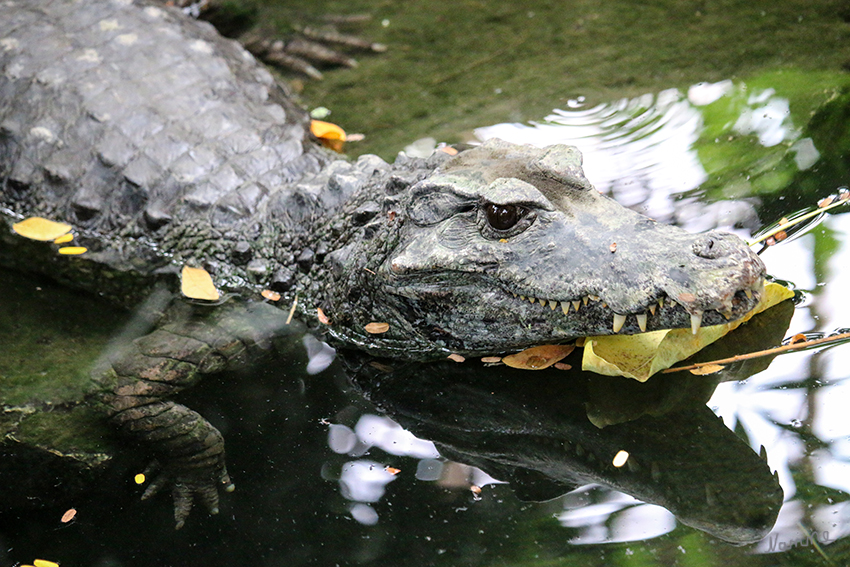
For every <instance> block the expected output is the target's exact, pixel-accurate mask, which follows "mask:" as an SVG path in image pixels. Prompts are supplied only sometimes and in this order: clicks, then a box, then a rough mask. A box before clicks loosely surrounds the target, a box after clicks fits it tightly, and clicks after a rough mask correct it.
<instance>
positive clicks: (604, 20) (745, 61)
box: [260, 0, 850, 158]
mask: <svg viewBox="0 0 850 567" xmlns="http://www.w3.org/2000/svg"><path fill="white" fill-rule="evenodd" d="M842 6H843V5H842V3H841V2H838V1H837V0H830V1H825V2H817V3H813V2H808V1H807V0H792V1H788V2H767V1H755V2H753V1H745V0H727V1H724V2H719V3H710V4H709V3H704V2H700V3H679V2H657V3H643V2H636V1H633V0H617V1H613V2H592V1H590V0H583V1H577V2H570V3H564V2H552V1H545V0H534V1H529V2H523V3H522V4H521V5H517V4H506V3H497V2H482V1H474V0H467V1H460V2H452V3H440V2H421V1H414V2H389V1H384V2H367V1H365V0H359V1H358V0H355V1H351V2H339V1H333V0H326V1H321V2H315V3H311V4H310V5H309V7H308V6H305V7H304V9H305V10H310V11H311V12H312V14H313V15H314V16H315V17H316V18H318V17H319V15H320V14H324V13H348V14H350V13H358V12H363V13H369V14H371V15H372V20H371V22H369V23H367V24H366V25H364V26H362V27H360V28H359V29H357V30H355V31H358V32H359V33H362V34H363V35H365V36H368V37H370V38H371V39H373V40H375V41H380V42H382V43H385V44H387V45H389V46H390V48H389V50H388V51H387V52H386V53H383V54H380V55H362V56H360V57H359V58H358V61H359V63H360V65H359V67H358V68H357V69H356V70H355V71H353V72H352V71H348V70H332V71H329V72H326V74H325V79H324V80H323V81H312V82H310V81H307V82H304V91H303V93H302V96H303V98H304V101H305V102H306V103H307V104H310V105H313V106H316V105H322V106H326V107H328V108H330V109H331V110H332V112H333V114H332V115H331V116H330V120H332V121H334V122H336V123H338V124H340V125H341V126H343V127H344V128H345V129H346V130H347V131H349V132H362V133H365V134H366V139H365V140H364V141H363V142H361V143H358V144H350V145H349V146H348V152H349V153H352V154H361V153H377V154H378V155H381V156H382V157H384V158H392V157H393V156H394V155H395V153H396V152H397V151H398V150H399V149H400V148H402V147H403V146H404V145H406V144H408V143H410V142H412V141H413V140H416V139H419V138H422V137H425V136H431V137H434V138H436V139H437V140H441V141H446V142H459V141H465V140H466V139H468V138H469V131H470V130H471V129H473V128H475V127H479V126H484V125H488V124H493V123H499V122H515V121H527V120H534V119H539V118H541V117H542V116H544V115H545V114H546V113H548V112H549V111H550V110H551V109H552V108H553V107H562V108H563V107H565V106H566V104H567V102H568V100H570V99H574V98H577V97H579V96H584V97H585V98H586V101H587V103H588V104H590V105H593V104H596V103H602V102H609V101H612V100H617V99H620V98H623V97H633V96H637V95H640V94H643V93H647V92H658V91H660V90H663V89H668V88H679V89H680V90H686V89H687V87H688V86H690V85H692V84H695V83H698V82H703V81H708V82H714V81H720V80H725V79H747V78H752V77H766V73H767V72H768V71H775V72H788V73H800V74H801V77H807V79H811V77H812V75H811V74H809V73H810V72H815V71H827V72H828V73H829V75H830V77H834V76H835V75H836V74H840V73H842V72H843V71H842V66H843V65H844V64H845V62H847V61H848V60H850V42H848V41H847V39H848V37H850V26H848V24H847V22H845V21H844V18H843V17H842V12H841V10H842V9H843V8H842ZM260 12H261V14H263V15H262V16H261V17H262V18H263V19H264V20H266V19H269V20H272V21H274V20H275V19H277V21H278V22H280V23H279V24H278V25H279V29H280V31H281V32H285V31H289V30H290V29H291V28H290V26H291V21H292V20H293V19H297V18H298V17H299V16H296V15H294V14H292V13H291V12H287V11H285V10H284V9H281V8H275V7H273V6H266V5H264V6H262V7H261V8H260ZM308 16H309V14H308ZM300 17H302V18H303V17H304V16H303V15H302V16H300ZM383 24H386V25H383ZM830 80H832V79H831V78H830ZM785 82H786V84H791V83H790V82H789V81H785ZM752 86H753V87H755V86H757V85H756V84H753V85H752ZM798 86H799V87H800V88H802V89H805V88H806V85H805V84H802V83H801V84H799V85H798ZM818 88H820V86H819V85H818V84H811V85H809V88H808V92H809V93H811V92H814V89H818ZM780 94H781V93H780ZM782 96H787V95H786V94H782Z"/></svg>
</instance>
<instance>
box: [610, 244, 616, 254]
mask: <svg viewBox="0 0 850 567" xmlns="http://www.w3.org/2000/svg"><path fill="white" fill-rule="evenodd" d="M608 250H610V251H611V252H612V253H613V252H616V251H617V243H616V242H612V243H611V246H609V247H608Z"/></svg>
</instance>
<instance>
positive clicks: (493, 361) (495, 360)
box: [481, 356, 502, 364]
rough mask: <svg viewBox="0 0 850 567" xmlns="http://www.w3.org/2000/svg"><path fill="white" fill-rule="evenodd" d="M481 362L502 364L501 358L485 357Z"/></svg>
mask: <svg viewBox="0 0 850 567" xmlns="http://www.w3.org/2000/svg"><path fill="white" fill-rule="evenodd" d="M481 362H483V363H484V364H493V363H496V362H502V357H501V356H485V357H483V358H482V359H481Z"/></svg>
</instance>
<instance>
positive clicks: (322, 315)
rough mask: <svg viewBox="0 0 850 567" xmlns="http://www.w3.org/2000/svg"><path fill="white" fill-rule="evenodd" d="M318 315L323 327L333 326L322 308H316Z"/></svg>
mask: <svg viewBox="0 0 850 567" xmlns="http://www.w3.org/2000/svg"><path fill="white" fill-rule="evenodd" d="M316 315H318V317H319V323H321V324H322V325H330V324H331V322H330V320H329V319H328V316H327V315H325V312H324V311H322V308H321V307H316Z"/></svg>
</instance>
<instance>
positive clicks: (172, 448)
mask: <svg viewBox="0 0 850 567" xmlns="http://www.w3.org/2000/svg"><path fill="white" fill-rule="evenodd" d="M225 309H226V308H225ZM272 309H273V311H274V312H278V310H276V309H274V308H272ZM175 310H176V311H178V312H180V314H179V316H177V317H174V316H173V313H172V316H171V317H170V319H172V321H171V322H169V323H167V324H165V325H164V326H162V327H160V328H158V329H156V330H155V331H153V332H152V333H150V334H148V335H145V336H142V337H140V338H138V339H135V340H134V341H132V342H131V343H130V344H129V345H127V346H126V347H125V348H123V349H121V351H120V352H119V353H118V354H117V355H116V356H113V357H111V358H110V360H109V363H108V367H107V368H106V370H105V371H101V372H100V376H99V377H98V379H99V381H101V382H102V383H103V384H109V385H110V386H109V387H108V388H106V389H105V393H104V394H102V395H101V398H102V401H103V402H104V404H105V406H106V411H107V413H108V415H109V418H110V420H111V422H112V423H113V424H115V425H116V426H117V428H118V430H119V432H120V433H121V434H124V435H126V436H128V437H130V438H132V439H135V440H136V441H138V442H139V443H140V444H141V445H143V446H144V447H145V448H146V449H149V450H150V451H151V452H152V454H153V456H154V457H155V462H154V466H153V467H149V470H150V469H153V468H158V469H159V471H158V473H157V476H156V477H155V478H154V480H153V481H152V482H151V484H150V485H149V486H148V488H147V490H145V492H144V494H143V496H142V499H147V498H150V497H151V496H153V495H154V494H156V493H157V492H158V491H159V490H160V489H162V488H163V487H166V486H168V485H171V487H172V490H171V492H172V497H173V500H174V519H175V522H176V527H177V528H178V529H179V528H181V527H182V526H183V524H184V523H185V521H186V518H187V517H188V516H189V513H190V511H191V509H192V503H193V500H194V499H195V498H197V499H198V500H200V502H201V503H202V504H204V505H205V506H206V508H207V509H208V510H209V511H210V513H212V514H215V513H217V512H218V498H219V493H218V491H219V490H220V489H224V490H225V491H232V490H233V484H232V483H231V481H230V477H229V476H228V474H227V467H226V465H225V451H224V439H223V437H222V435H221V433H220V432H219V431H218V430H217V429H216V428H215V427H214V426H213V425H212V424H210V423H209V422H208V421H207V420H206V419H204V418H203V417H202V416H201V415H200V414H199V413H197V412H196V411H194V410H192V409H190V408H188V407H186V406H184V405H181V404H179V403H177V402H174V401H171V400H170V399H168V398H171V397H173V396H174V395H175V394H177V393H178V392H180V391H182V390H184V389H186V388H188V387H191V386H193V385H194V384H196V383H197V382H198V381H199V380H200V379H201V378H202V377H203V376H204V375H205V374H210V373H214V372H219V371H221V370H223V369H224V368H226V367H228V366H233V365H234V363H235V362H237V361H240V360H242V359H244V358H245V357H244V355H245V353H246V351H247V350H248V349H249V348H250V347H251V346H253V345H255V344H257V343H258V342H262V340H263V339H264V337H262V336H257V331H256V329H254V330H252V331H251V332H248V331H246V330H245V329H246V326H245V325H242V324H240V323H238V322H237V323H236V324H234V323H233V318H232V317H231V318H230V319H229V323H230V324H229V326H228V322H223V321H222V320H221V318H220V317H216V320H207V319H206V318H204V317H203V316H202V314H203V311H202V312H201V316H199V314H198V313H194V314H191V313H189V314H188V315H187V313H186V312H187V311H191V310H192V308H191V307H188V306H186V305H178V306H175V307H174V308H172V311H175ZM273 316H276V315H275V314H274V313H273ZM187 317H188V318H187ZM237 319H238V318H237ZM242 319H243V320H245V319H247V318H246V317H243V318H242ZM274 326H275V325H266V332H267V333H266V334H267V336H268V335H270V334H271V333H272V332H273V328H274Z"/></svg>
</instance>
